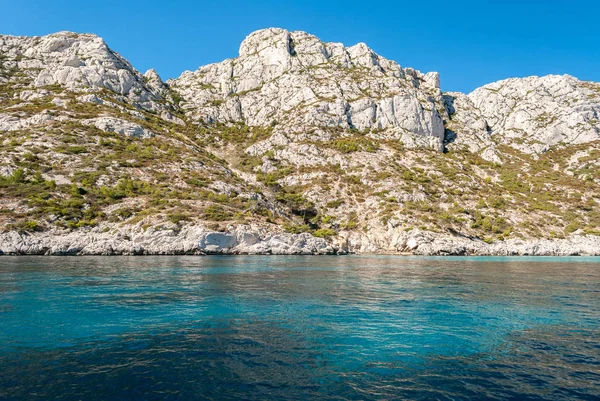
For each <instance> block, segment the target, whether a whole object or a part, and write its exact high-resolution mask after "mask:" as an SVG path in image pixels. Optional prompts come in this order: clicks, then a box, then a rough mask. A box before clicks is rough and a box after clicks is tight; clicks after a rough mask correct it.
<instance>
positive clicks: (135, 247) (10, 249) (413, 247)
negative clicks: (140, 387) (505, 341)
mask: <svg viewBox="0 0 600 401" xmlns="http://www.w3.org/2000/svg"><path fill="white" fill-rule="evenodd" d="M345 253H358V254H378V253H386V254H412V255H423V256H449V255H459V256H460V255H462V256H474V255H494V256H597V255H600V237H597V236H591V235H589V236H584V235H575V236H572V237H570V238H568V239H558V240H544V239H540V240H520V239H510V240H507V241H497V242H494V243H486V242H483V241H480V240H477V239H473V238H467V237H461V236H453V235H447V234H437V233H431V232H427V231H422V230H418V229H415V230H412V231H410V232H397V233H394V234H392V235H391V236H388V237H378V236H372V235H362V234H357V233H345V234H343V235H342V237H341V238H337V239H335V240H329V241H326V240H324V239H322V238H315V237H313V236H312V235H310V234H308V233H303V234H289V233H273V232H269V231H267V230H264V229H259V228H256V227H255V228H251V227H249V226H238V227H235V228H234V227H231V229H230V230H229V231H225V232H215V231H210V230H207V229H206V228H204V227H197V226H187V227H179V226H172V227H166V228H165V227H162V228H160V229H155V228H149V229H146V230H143V229H141V228H140V227H135V228H130V229H126V228H114V229H112V230H106V229H102V230H100V229H90V230H77V231H70V232H69V231H63V232H60V231H54V232H49V233H31V234H24V233H23V234H19V233H17V232H9V233H3V234H0V255H180V254H188V255H217V254H224V255H237V254H245V255H270V254H272V255H331V254H345Z"/></svg>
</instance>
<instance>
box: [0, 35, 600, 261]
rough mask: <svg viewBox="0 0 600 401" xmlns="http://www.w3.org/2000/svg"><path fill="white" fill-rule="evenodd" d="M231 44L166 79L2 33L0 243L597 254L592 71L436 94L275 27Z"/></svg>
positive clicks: (598, 96) (401, 71)
mask: <svg viewBox="0 0 600 401" xmlns="http://www.w3.org/2000/svg"><path fill="white" fill-rule="evenodd" d="M239 53H240V54H239V56H238V57H237V58H235V59H229V60H225V61H223V62H221V63H216V64H211V65H207V66H203V67H200V68H199V69H198V70H197V71H195V72H189V71H188V72H185V73H183V74H182V75H181V77H179V78H177V79H174V80H170V81H168V82H167V83H163V82H162V80H161V79H160V77H159V76H158V74H156V72H155V71H153V70H150V71H148V72H147V73H145V74H141V73H139V72H138V71H137V70H135V69H134V68H133V67H132V66H131V64H130V63H128V62H127V61H126V60H125V59H123V58H122V57H121V56H119V55H118V54H117V53H115V52H114V51H113V50H111V49H110V48H109V47H107V45H106V44H105V43H104V41H103V40H102V39H101V38H99V37H97V36H94V35H81V34H74V33H69V32H61V33H57V34H53V35H48V36H45V37H13V36H0V142H1V143H2V148H1V150H0V195H1V197H0V207H1V209H0V211H1V213H0V227H1V228H2V230H3V231H4V233H3V234H0V251H2V252H4V253H181V252H189V253H202V252H217V253H218V252H225V253H232V252H233V253H235V252H238V253H269V252H274V253H315V252H316V253H332V252H346V251H350V252H412V253H434V254H435V253H467V254H469V253H494V254H508V253H510V252H515V253H528V254H531V253H533V254H553V253H555V254H568V253H595V252H600V249H598V247H597V237H595V236H596V235H599V234H600V231H599V227H600V213H599V212H598V211H597V206H598V202H599V200H600V186H599V184H600V174H599V173H598V171H599V170H598V165H599V161H598V156H599V155H600V122H599V121H600V117H599V115H600V84H598V83H594V82H583V81H579V80H577V79H576V78H573V77H570V76H547V77H541V78H538V77H529V78H522V79H508V80H505V81H500V82H496V83H493V84H490V85H486V86H484V87H482V88H479V89H477V90H475V91H474V92H473V93H471V94H468V95H467V94H462V93H444V92H442V90H441V87H440V77H439V75H438V74H437V73H427V74H423V73H421V72H418V71H416V70H413V69H411V68H405V67H401V66H400V65H399V64H397V63H396V62H394V61H390V60H387V59H385V58H383V57H381V56H379V55H377V54H375V53H374V52H373V51H372V50H371V49H369V48H368V47H367V46H366V45H365V44H358V45H355V46H352V47H345V46H344V45H342V44H340V43H324V42H322V41H320V40H319V39H318V38H316V37H314V36H312V35H309V34H307V33H304V32H288V31H286V30H283V29H275V28H271V29H265V30H260V31H257V32H254V33H252V34H251V35H249V36H248V37H247V38H246V39H245V40H244V41H243V42H242V45H241V47H240V52H239ZM118 238H120V240H118ZM206 238H208V240H207V239H206ZM207 241H208V242H207ZM211 241H212V242H211ZM215 241H216V242H215ZM544 241H546V242H544ZM182 244H185V245H182Z"/></svg>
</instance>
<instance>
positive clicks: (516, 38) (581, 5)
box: [0, 0, 600, 92]
mask: <svg viewBox="0 0 600 401" xmlns="http://www.w3.org/2000/svg"><path fill="white" fill-rule="evenodd" d="M0 9H1V10H2V13H0V33H2V34H12V35H44V34H48V33H52V32H56V31H61V30H70V31H76V32H86V33H95V34H97V35H100V36H102V37H104V38H105V40H106V41H107V43H108V45H109V46H110V47H111V48H112V49H113V50H115V51H117V52H118V53H120V54H122V55H123V56H124V57H126V58H127V59H128V60H129V61H131V63H132V64H133V65H134V66H135V67H136V68H137V69H138V70H140V71H142V72H144V71H145V70H146V69H148V68H155V69H156V70H157V71H158V73H159V74H160V75H161V76H162V77H163V79H167V78H173V77H177V76H179V75H180V73H181V72H183V71H185V70H195V69H196V68H198V67H199V66H200V65H203V64H208V63H212V62H217V61H221V60H223V59H225V58H229V57H235V56H236V55H237V51H238V49H239V44H240V42H241V41H242V40H243V39H244V38H245V37H246V35H248V34H249V33H250V32H252V31H254V30H257V29H260V28H267V27H282V28H286V29H289V30H303V31H307V32H309V33H312V34H314V35H316V36H318V37H320V38H321V39H322V40H325V41H335V42H342V43H344V44H346V45H353V44H355V43H357V42H366V43H367V44H368V45H369V46H370V47H371V48H372V49H374V50H375V51H376V52H377V53H379V54H380V55H382V56H384V57H387V58H390V59H393V60H396V61H397V62H399V63H400V64H401V65H402V66H406V67H413V68H416V69H419V70H421V71H423V72H427V71H438V72H440V74H441V77H442V89H443V90H445V91H463V92H470V91H471V90H473V89H474V88H476V87H478V86H481V85H483V84H486V83H490V82H493V81H496V80H499V79H503V78H509V77H521V76H528V75H545V74H551V73H552V74H571V75H574V76H576V77H578V78H580V79H585V80H595V81H600V29H599V28H600V24H599V23H598V21H599V19H600V1H598V0H596V1H588V0H580V1H578V0H571V1H563V0H545V1H541V0H539V1H532V0H522V1H517V0H498V1H486V0H479V1H471V0H470V1H463V2H460V1H454V2H452V1H448V0H444V1H440V0H428V1H416V0H410V1H402V0H395V1H387V0H379V1H374V2H372V1H354V0H345V1H327V0H304V1H288V2H286V1H284V0H279V1H274V0H265V1H237V0H229V1H228V0H221V1H211V2H205V1H175V0H174V1H157V0H145V1H138V0H133V1H132V0H120V1H114V0H100V1H94V2H91V1H85V0H83V1H77V2H76V1H64V0H53V1H28V0H0Z"/></svg>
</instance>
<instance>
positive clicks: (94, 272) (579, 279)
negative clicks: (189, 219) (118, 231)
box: [0, 256, 600, 400]
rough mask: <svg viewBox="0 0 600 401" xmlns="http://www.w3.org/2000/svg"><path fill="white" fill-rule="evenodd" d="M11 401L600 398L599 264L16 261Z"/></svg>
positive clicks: (5, 362)
mask: <svg viewBox="0 0 600 401" xmlns="http://www.w3.org/2000/svg"><path fill="white" fill-rule="evenodd" d="M0 399H3V400H4V399H11V400H12V399H15V400H21V399H22V400H25V399H27V400H36V399H43V400H47V399H60V400H80V399H81V400H100V399H111V400H134V399H139V400H162V399H168V400H195V399H198V400H230V399H247V400H265V399H284V400H306V399H330V400H389V399H419V400H431V399H440V400H461V399H465V400H466V399H512V400H521V399H527V400H565V399H581V400H598V399H600V258H406V257H404V258H403V257H391V256H389V257H388V256H380V257H368V256H361V257H359V256H342V257H317V256H312V257H278V256H269V257H246V256H240V257H71V258H68V257H65V258H62V257H18V258H17V257H14V258H13V257H1V258H0Z"/></svg>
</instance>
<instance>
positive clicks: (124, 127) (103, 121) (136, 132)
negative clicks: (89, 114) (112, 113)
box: [81, 117, 154, 139]
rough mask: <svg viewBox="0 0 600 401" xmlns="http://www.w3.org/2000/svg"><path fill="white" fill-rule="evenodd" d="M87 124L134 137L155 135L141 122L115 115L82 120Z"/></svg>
mask: <svg viewBox="0 0 600 401" xmlns="http://www.w3.org/2000/svg"><path fill="white" fill-rule="evenodd" d="M81 122H82V123H83V124H86V125H93V126H95V127H96V128H98V129H100V130H102V131H105V132H115V133H117V134H120V135H125V136H129V137H133V138H140V139H149V138H152V137H153V136H154V132H152V131H150V130H149V129H147V128H144V127H142V126H141V125H139V124H135V123H132V122H129V121H125V120H121V119H119V118H114V117H98V118H91V119H87V120H82V121H81Z"/></svg>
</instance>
